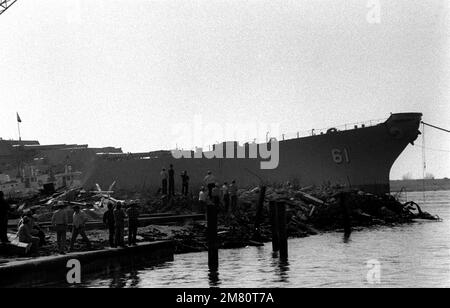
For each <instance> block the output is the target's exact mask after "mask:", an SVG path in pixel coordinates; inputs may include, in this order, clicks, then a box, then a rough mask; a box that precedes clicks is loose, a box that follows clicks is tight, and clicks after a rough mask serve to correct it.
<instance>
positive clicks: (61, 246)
mask: <svg viewBox="0 0 450 308" xmlns="http://www.w3.org/2000/svg"><path fill="white" fill-rule="evenodd" d="M56 206H57V210H56V211H55V213H53V216H52V225H53V227H54V228H55V230H56V242H57V243H58V250H59V253H60V254H65V253H66V233H67V225H68V224H69V219H68V217H67V212H66V209H65V208H66V205H65V204H64V201H58V203H57V205H56Z"/></svg>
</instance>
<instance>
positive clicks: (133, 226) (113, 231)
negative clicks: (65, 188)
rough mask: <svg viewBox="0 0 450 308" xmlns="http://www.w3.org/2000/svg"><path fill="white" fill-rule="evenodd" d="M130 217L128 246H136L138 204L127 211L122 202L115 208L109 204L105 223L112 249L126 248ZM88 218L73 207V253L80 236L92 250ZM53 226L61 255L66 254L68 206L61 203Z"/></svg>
mask: <svg viewBox="0 0 450 308" xmlns="http://www.w3.org/2000/svg"><path fill="white" fill-rule="evenodd" d="M127 217H128V244H129V245H136V237H137V228H138V218H139V210H138V209H137V206H136V204H131V205H130V206H129V207H128V208H127V209H126V210H125V209H124V208H123V204H122V202H117V203H116V204H115V206H114V205H113V203H112V202H109V203H108V210H107V211H106V212H105V213H104V214H103V223H104V224H105V225H106V227H107V228H108V231H109V245H110V246H111V247H125V246H126V245H125V241H124V235H125V219H126V218H127ZM88 220H89V218H88V216H87V215H86V214H85V213H84V212H83V211H81V209H80V206H78V205H75V206H74V207H73V216H72V237H71V239H70V246H69V252H70V251H73V249H74V245H75V242H76V240H77V238H78V236H79V235H80V236H81V238H82V239H83V241H84V242H85V243H86V245H87V248H88V249H90V248H91V242H90V240H89V238H88V236H87V235H86V222H87V221H88ZM52 225H53V227H54V228H55V230H56V241H57V245H58V250H59V253H61V254H64V253H65V252H66V234H67V230H68V225H69V216H68V211H67V206H66V205H65V203H64V202H62V201H60V202H58V204H57V209H56V211H55V212H54V213H53V216H52Z"/></svg>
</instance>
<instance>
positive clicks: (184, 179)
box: [181, 170, 189, 196]
mask: <svg viewBox="0 0 450 308" xmlns="http://www.w3.org/2000/svg"><path fill="white" fill-rule="evenodd" d="M188 190H189V175H188V174H187V171H186V170H184V171H183V173H181V194H182V195H183V196H187V194H188Z"/></svg>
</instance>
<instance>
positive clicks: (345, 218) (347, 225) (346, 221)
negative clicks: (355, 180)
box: [340, 192, 352, 237]
mask: <svg viewBox="0 0 450 308" xmlns="http://www.w3.org/2000/svg"><path fill="white" fill-rule="evenodd" d="M340 204H341V210H342V223H343V225H344V234H345V236H346V237H348V236H350V234H351V233H352V226H351V222H350V214H349V210H348V206H347V203H346V200H345V193H344V192H342V193H341V195H340Z"/></svg>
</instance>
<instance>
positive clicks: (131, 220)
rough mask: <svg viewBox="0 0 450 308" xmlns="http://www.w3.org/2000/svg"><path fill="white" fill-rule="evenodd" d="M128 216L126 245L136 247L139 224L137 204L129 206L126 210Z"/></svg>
mask: <svg viewBox="0 0 450 308" xmlns="http://www.w3.org/2000/svg"><path fill="white" fill-rule="evenodd" d="M127 216H128V245H130V246H131V245H136V236H137V229H138V223H139V219H138V218H139V210H138V208H137V204H131V205H130V207H129V208H128V209H127Z"/></svg>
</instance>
